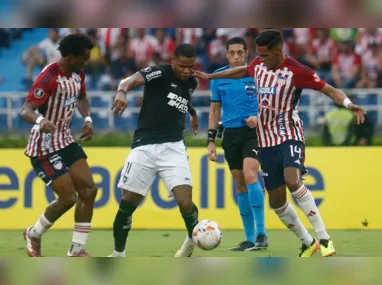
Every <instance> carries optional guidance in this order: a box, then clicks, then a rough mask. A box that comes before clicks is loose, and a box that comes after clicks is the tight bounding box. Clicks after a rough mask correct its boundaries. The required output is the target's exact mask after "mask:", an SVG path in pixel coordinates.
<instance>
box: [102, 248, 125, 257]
mask: <svg viewBox="0 0 382 285" xmlns="http://www.w3.org/2000/svg"><path fill="white" fill-rule="evenodd" d="M107 257H126V253H125V252H117V251H115V250H114V251H113V253H112V254H110V255H108V256H107Z"/></svg>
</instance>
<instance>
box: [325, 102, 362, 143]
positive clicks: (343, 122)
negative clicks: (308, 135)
mask: <svg viewBox="0 0 382 285" xmlns="http://www.w3.org/2000/svg"><path fill="white" fill-rule="evenodd" d="M354 126H355V124H354V118H353V114H352V113H351V112H350V111H349V110H348V109H346V108H345V107H344V106H342V105H337V108H336V109H333V110H332V111H330V112H329V113H326V115H325V122H324V131H323V133H322V141H323V144H324V145H325V146H346V145H352V143H353V141H354V134H355V130H354Z"/></svg>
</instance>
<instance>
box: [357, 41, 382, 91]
mask: <svg viewBox="0 0 382 285" xmlns="http://www.w3.org/2000/svg"><path fill="white" fill-rule="evenodd" d="M380 62H382V53H381V47H380V46H379V45H378V43H376V42H371V43H369V45H368V48H367V49H366V50H365V52H364V53H363V55H362V72H361V79H360V80H359V81H358V82H357V85H356V87H357V88H376V87H377V85H378V81H377V80H378V73H379V72H380V70H379V68H378V64H379V63H380Z"/></svg>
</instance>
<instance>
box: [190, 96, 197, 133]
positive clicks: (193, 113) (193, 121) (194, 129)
mask: <svg viewBox="0 0 382 285" xmlns="http://www.w3.org/2000/svg"><path fill="white" fill-rule="evenodd" d="M188 113H189V114H190V116H191V117H190V124H191V128H192V132H193V133H194V134H195V135H196V134H197V133H198V129H199V118H198V113H197V112H196V110H195V108H194V106H192V102H191V99H190V100H188Z"/></svg>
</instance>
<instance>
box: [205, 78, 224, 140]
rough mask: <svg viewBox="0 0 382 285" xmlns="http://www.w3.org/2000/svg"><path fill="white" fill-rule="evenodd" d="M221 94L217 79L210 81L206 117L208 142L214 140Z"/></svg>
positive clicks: (218, 118) (219, 113)
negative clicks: (209, 102) (207, 116)
mask: <svg viewBox="0 0 382 285" xmlns="http://www.w3.org/2000/svg"><path fill="white" fill-rule="evenodd" d="M221 100H222V98H221V96H220V90H219V86H218V81H216V80H212V81H211V104H210V113H209V118H208V144H209V143H210V142H215V138H216V134H217V129H218V127H219V120H220V115H221V107H222V105H221Z"/></svg>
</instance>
